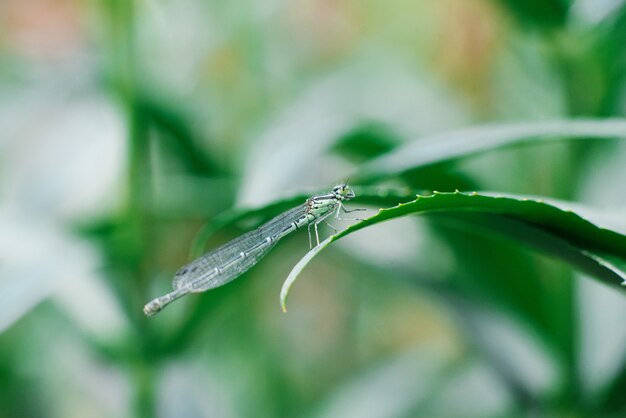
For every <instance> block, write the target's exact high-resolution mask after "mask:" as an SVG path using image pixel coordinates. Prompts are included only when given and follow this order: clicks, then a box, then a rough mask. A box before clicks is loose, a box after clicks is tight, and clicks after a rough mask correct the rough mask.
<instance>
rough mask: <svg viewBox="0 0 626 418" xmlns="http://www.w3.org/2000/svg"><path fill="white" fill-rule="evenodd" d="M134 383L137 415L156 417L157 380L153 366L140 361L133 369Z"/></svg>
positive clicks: (134, 401) (134, 400)
mask: <svg viewBox="0 0 626 418" xmlns="http://www.w3.org/2000/svg"><path fill="white" fill-rule="evenodd" d="M131 373H132V379H133V385H134V390H135V392H134V399H133V403H134V405H133V407H134V408H133V409H134V411H135V416H136V417H156V415H157V414H156V391H155V389H156V382H155V380H154V379H155V376H154V373H153V367H152V366H151V365H150V364H148V363H147V362H145V361H139V362H137V364H135V367H134V368H133V369H132V371H131Z"/></svg>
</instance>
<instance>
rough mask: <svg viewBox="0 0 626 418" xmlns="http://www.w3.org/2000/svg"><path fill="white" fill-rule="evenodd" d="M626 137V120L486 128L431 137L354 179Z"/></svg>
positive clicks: (370, 166)
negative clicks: (517, 148) (533, 147)
mask: <svg viewBox="0 0 626 418" xmlns="http://www.w3.org/2000/svg"><path fill="white" fill-rule="evenodd" d="M625 136H626V119H617V118H616V119H605V120H601V119H600V120H593V119H580V120H560V121H548V122H524V123H511V124H497V125H485V126H478V127H474V128H468V129H461V130H458V131H451V132H444V133H440V134H434V135H428V136H425V137H422V138H419V139H417V140H415V141H412V142H409V143H407V144H406V145H403V146H400V147H398V148H396V149H394V150H393V151H392V152H390V153H388V154H385V155H382V156H381V157H379V158H375V159H374V160H371V161H369V162H367V163H365V164H362V165H361V166H360V167H359V168H358V170H357V171H356V172H355V173H353V174H352V175H350V178H351V179H352V180H353V181H354V182H356V183H359V184H362V183H372V182H375V181H379V180H381V179H387V178H389V177H393V176H397V175H399V174H402V173H404V172H406V171H408V170H414V169H416V168H420V167H426V166H429V165H433V164H438V163H442V162H447V161H451V160H455V159H459V158H464V157H467V156H469V155H474V154H477V153H479V152H484V151H487V150H492V149H497V148H500V147H504V146H507V145H512V144H520V143H525V142H530V141H545V140H555V139H569V140H571V139H590V138H595V139H612V138H624V137H625Z"/></svg>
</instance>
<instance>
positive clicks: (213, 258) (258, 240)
mask: <svg viewBox="0 0 626 418" xmlns="http://www.w3.org/2000/svg"><path fill="white" fill-rule="evenodd" d="M305 213H306V205H305V204H302V205H300V206H297V207H295V208H293V209H290V210H288V211H286V212H284V213H282V214H280V215H278V216H276V217H275V218H273V219H272V220H270V221H268V222H266V223H265V224H263V225H261V226H260V227H258V228H257V229H255V230H253V231H250V232H248V233H246V234H244V235H242V236H240V237H237V238H235V239H234V240H232V241H230V242H228V243H226V244H224V245H222V246H221V247H219V248H217V249H215V250H213V251H211V252H209V253H207V254H205V255H203V256H201V257H200V258H197V259H195V260H194V261H192V262H191V263H189V264H187V265H185V266H183V267H182V268H181V269H180V270H178V272H176V275H175V276H174V279H173V281H172V286H173V287H174V289H180V288H182V287H185V286H188V285H190V284H191V285H192V287H193V291H194V292H201V291H204V290H208V289H212V288H215V287H218V286H221V285H223V284H225V283H227V282H229V281H231V280H233V279H235V278H236V277H238V276H239V275H241V274H243V273H244V272H245V271H246V270H248V269H249V268H251V267H252V266H254V265H255V264H256V263H257V262H258V261H259V260H260V259H261V258H263V257H264V256H265V255H266V254H267V253H268V252H269V250H271V249H272V248H273V247H274V245H275V244H276V242H277V239H276V237H277V236H278V235H279V233H280V232H282V231H283V230H284V229H285V228H287V227H289V226H290V225H291V224H292V223H293V222H295V221H297V220H298V219H299V218H301V217H302V216H304V214H305ZM268 237H271V238H272V240H271V242H266V240H267V238H268ZM241 253H248V255H247V256H246V257H241ZM233 260H235V261H233ZM224 266H227V267H224ZM216 269H220V270H223V271H220V272H219V273H217V272H216Z"/></svg>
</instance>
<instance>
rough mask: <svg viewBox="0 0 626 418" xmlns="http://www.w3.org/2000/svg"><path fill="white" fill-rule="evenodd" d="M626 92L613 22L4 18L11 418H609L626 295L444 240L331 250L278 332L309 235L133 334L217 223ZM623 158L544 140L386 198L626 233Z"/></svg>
mask: <svg viewBox="0 0 626 418" xmlns="http://www.w3.org/2000/svg"><path fill="white" fill-rule="evenodd" d="M625 70H626V8H625V7H624V2H623V1H622V0H431V1H406V0H390V1H385V2H378V1H370V0H363V1H357V0H299V1H281V0H269V1H246V0H244V1H236V2H221V1H212V0H205V1H201V0H142V1H139V0H102V1H89V0H88V1H79V0H27V1H24V0H2V1H1V2H0V417H85V416H89V417H208V416H210V417H226V418H227V417H381V418H382V417H527V416H532V417H587V416H589V417H623V416H625V414H626V397H625V396H623V394H622V393H623V390H620V387H621V386H622V385H623V384H624V383H626V370H625V368H624V364H625V363H624V361H625V359H626V356H625V353H626V350H624V347H625V346H626V327H624V317H625V315H626V299H625V298H624V295H623V294H619V292H615V291H612V290H609V289H606V288H604V287H602V286H600V285H598V284H596V283H595V282H593V281H592V280H590V279H589V278H585V277H581V276H580V275H579V274H577V273H576V272H575V271H573V270H572V269H571V268H570V267H568V266H567V265H565V264H563V263H561V262H558V261H554V260H552V259H551V258H549V257H545V256H543V255H541V254H538V253H537V252H534V251H531V250H529V249H527V248H523V247H520V246H518V245H516V244H514V243H511V242H507V241H502V240H498V239H495V238H493V237H488V236H483V235H481V234H479V233H475V232H472V231H467V230H465V231H464V230H458V229H455V228H454V227H451V226H450V225H446V223H445V222H436V221H435V222H430V221H428V222H427V221H426V220H423V219H418V218H416V219H402V220H399V221H395V222H389V223H385V224H383V225H379V226H377V227H375V228H371V229H367V230H364V231H361V232H359V233H358V234H354V235H352V236H351V237H348V238H347V239H345V240H342V241H341V242H338V243H337V244H336V245H333V247H332V248H331V250H330V251H326V252H325V253H324V254H322V255H320V257H318V258H317V259H316V260H315V262H314V263H312V264H311V265H310V266H309V267H308V268H307V270H305V272H304V273H303V275H302V277H301V278H300V280H299V281H298V283H297V285H296V286H295V287H294V289H293V290H292V294H291V298H290V306H289V308H290V309H289V312H288V314H283V313H282V312H281V311H280V308H279V304H278V293H279V289H280V286H281V284H282V281H283V279H284V278H285V277H286V275H287V274H288V272H289V271H290V269H291V268H292V267H293V265H294V264H295V263H296V262H297V261H298V260H299V259H300V257H302V256H303V255H304V254H305V253H306V251H307V250H308V239H307V237H306V233H299V234H293V235H292V236H289V237H287V238H285V239H284V241H282V242H281V243H279V245H278V246H277V247H276V248H275V249H274V250H273V251H272V252H271V253H270V255H268V256H267V257H266V258H265V259H264V260H263V261H262V262H261V263H260V264H259V265H258V266H256V267H255V268H254V269H253V270H251V271H250V272H248V273H246V274H245V275H244V276H242V277H241V278H240V279H238V280H236V281H234V282H232V283H230V284H228V285H227V286H224V287H222V288H219V289H217V290H214V291H212V292H209V293H206V294H202V295H193V296H188V297H186V298H185V299H182V300H181V301H179V302H177V303H175V304H174V305H172V306H171V307H169V308H168V309H167V310H165V311H163V312H162V313H160V314H159V315H157V316H156V317H154V318H150V319H147V318H145V317H144V315H143V313H142V307H143V305H144V303H145V302H147V301H148V300H150V299H151V298H153V297H155V296H157V295H159V294H161V293H163V292H165V291H167V290H168V288H169V286H170V279H171V277H172V275H173V273H174V272H175V271H176V270H177V268H178V267H180V266H181V265H183V264H184V263H186V262H187V261H188V260H189V257H190V250H191V248H192V243H193V242H194V239H195V238H196V237H197V234H198V232H199V231H200V230H201V229H202V228H203V226H205V225H210V224H211V222H212V220H213V219H215V218H216V216H218V215H219V214H220V213H223V212H225V211H228V210H230V209H231V208H233V207H256V206H260V205H264V204H268V203H271V202H273V201H275V200H276V199H278V198H282V197H288V196H293V195H295V194H297V193H303V192H307V191H316V190H325V189H327V188H329V187H330V186H332V185H333V184H335V183H336V182H338V181H341V180H344V179H345V176H346V175H348V173H350V172H353V171H354V170H355V169H358V167H359V165H360V164H362V163H363V162H365V161H368V160H370V159H371V158H374V157H376V156H378V155H381V154H383V153H385V152H388V151H390V150H393V149H394V148H396V147H397V146H399V145H401V144H403V143H405V142H407V141H411V140H413V139H415V138H419V137H423V136H424V135H428V134H432V133H437V132H446V131H450V130H453V129H458V128H463V127H468V126H473V125H480V124H485V123H494V122H498V123H504V122H528V123H530V122H533V121H542V120H550V119H563V118H571V117H594V118H605V117H618V116H623V114H624V112H625V111H626V84H625V83H624V74H625ZM624 161H626V148H625V147H624V145H622V144H621V143H620V142H618V141H613V142H610V141H605V142H602V143H589V142H586V141H577V142H576V143H572V142H567V141H565V142H560V141H556V142H551V143H549V144H545V143H542V144H535V145H523V146H522V145H520V146H513V147H506V148H504V149H499V150H493V151H486V152H482V153H480V154H478V155H473V156H471V157H468V158H463V159H460V160H457V161H455V162H451V163H447V164H439V165H436V166H433V167H429V168H428V169H427V170H413V171H409V172H408V173H405V174H404V175H403V176H402V177H399V178H387V179H383V181H381V182H379V184H378V185H379V186H381V187H405V188H409V189H411V190H415V191H421V190H443V191H446V190H455V189H460V190H488V191H499V192H506V193H515V194H521V195H533V196H535V195H541V196H547V197H551V198H558V199H565V200H573V201H576V202H581V203H587V204H593V205H595V206H596V207H601V208H620V207H623V205H624V203H625V202H626V191H625V190H624V187H623V185H624V181H626V169H625V168H624V167H625V164H624ZM357 186H358V185H357ZM351 203H352V204H351V207H358V206H359V203H358V199H356V200H355V201H354V202H351ZM251 226H252V225H250V224H242V225H236V226H230V227H228V228H225V229H224V228H223V229H220V230H219V231H217V232H216V233H215V234H214V235H212V236H211V238H210V239H209V240H208V242H206V248H211V247H215V246H216V245H219V244H220V243H223V242H225V241H227V240H228V239H230V238H233V237H235V236H237V235H238V234H241V233H242V232H244V231H245V230H246V229H247V228H250V227H251ZM340 226H341V227H343V224H342V225H340ZM327 232H328V231H326V233H327Z"/></svg>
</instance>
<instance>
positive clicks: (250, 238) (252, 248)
mask: <svg viewBox="0 0 626 418" xmlns="http://www.w3.org/2000/svg"><path fill="white" fill-rule="evenodd" d="M352 198H354V191H353V190H352V189H351V188H350V187H349V186H348V185H347V184H346V183H343V184H339V185H337V186H335V187H333V189H332V190H331V191H330V193H327V194H322V195H317V196H312V197H310V198H308V199H307V200H306V202H304V203H303V204H302V205H299V206H296V207H295V208H292V209H290V210H288V211H286V212H284V213H282V214H280V215H278V216H276V217H275V218H273V219H272V220H270V221H268V222H267V223H265V224H263V225H261V226H260V227H258V228H257V229H255V230H253V231H250V232H248V233H246V234H244V235H242V236H240V237H238V238H235V239H234V240H232V241H230V242H228V243H227V244H224V245H222V246H221V247H219V248H217V249H215V250H213V251H211V252H209V253H207V254H205V255H203V256H201V257H200V258H198V259H196V260H194V261H192V262H191V263H189V264H187V265H185V266H183V267H182V268H181V269H180V270H178V271H177V272H176V274H175V276H174V279H173V281H172V287H173V288H174V290H173V291H172V292H170V293H167V294H166V295H163V296H161V297H158V298H156V299H154V300H152V301H150V302H148V303H147V304H146V306H144V308H143V311H144V313H145V314H146V315H147V316H152V315H154V314H156V313H157V312H159V311H161V310H162V309H163V308H164V307H166V306H167V305H169V304H170V303H172V302H173V301H175V300H176V299H179V298H181V297H182V296H185V295H186V294H188V293H197V292H204V291H207V290H209V289H214V288H216V287H219V286H222V285H223V284H226V283H228V282H230V281H232V280H234V279H236V278H237V277H239V276H240V275H242V274H243V273H245V272H246V271H248V270H249V269H250V268H251V267H252V266H254V265H255V264H256V263H257V262H258V261H259V260H260V259H261V258H263V257H264V256H265V255H266V254H267V253H268V252H269V251H270V250H271V249H272V248H273V247H274V245H276V243H277V242H278V241H279V240H280V239H281V238H283V237H285V236H286V235H288V234H290V233H291V232H293V231H295V230H297V229H300V228H303V227H305V226H306V227H307V229H308V231H309V246H310V247H312V246H313V241H312V239H311V228H313V230H314V231H315V241H316V242H317V245H319V243H320V240H319V233H318V231H317V226H318V225H319V224H320V223H321V222H326V219H327V218H328V217H329V216H331V215H332V214H333V213H334V214H335V218H336V219H343V220H358V219H348V218H341V217H340V213H341V212H344V213H350V212H356V211H360V210H365V209H361V208H359V209H353V210H348V209H346V208H345V207H344V205H343V202H344V201H345V200H350V199H352ZM329 226H330V225H329ZM331 228H332V226H331ZM333 229H334V228H333Z"/></svg>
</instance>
